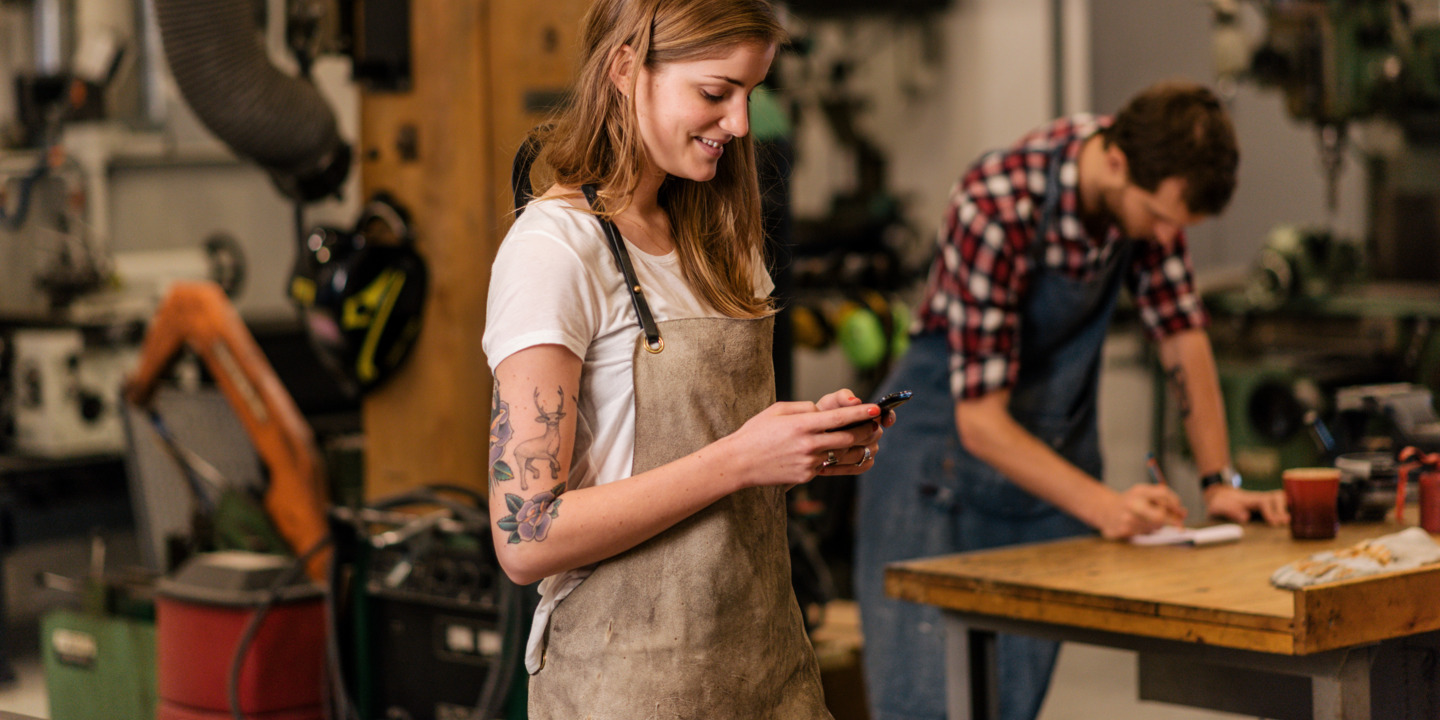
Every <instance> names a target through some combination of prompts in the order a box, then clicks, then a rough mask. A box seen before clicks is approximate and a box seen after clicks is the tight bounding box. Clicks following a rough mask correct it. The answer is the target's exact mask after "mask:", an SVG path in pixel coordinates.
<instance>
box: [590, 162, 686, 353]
mask: <svg viewBox="0 0 1440 720" xmlns="http://www.w3.org/2000/svg"><path fill="white" fill-rule="evenodd" d="M580 190H581V192H583V193H585V199H586V200H587V201H589V203H590V209H592V210H595V211H597V212H598V211H599V210H600V206H599V204H598V200H599V199H598V196H597V195H596V193H595V186H594V185H582V186H581V187H580ZM595 219H596V220H599V221H600V227H601V228H603V229H604V230H605V239H606V240H607V241H608V243H609V245H610V254H611V255H614V256H615V265H616V266H618V267H619V268H620V274H621V275H623V276H625V287H626V288H627V289H628V290H629V291H630V301H631V302H632V303H633V304H634V305H635V314H636V315H638V316H639V317H640V329H641V330H642V331H643V332H644V333H645V349H646V350H649V351H650V352H652V353H658V352H660V351H661V350H664V349H665V340H664V339H663V338H661V337H660V329H659V328H658V327H656V326H655V317H654V316H653V315H651V314H650V303H648V302H646V301H645V293H644V291H642V290H641V289H640V281H639V280H637V279H636V277H635V268H634V266H632V265H631V264H630V251H629V250H626V249H625V240H624V238H622V237H621V236H620V229H619V228H617V227H615V223H613V222H610V221H609V220H607V219H605V218H603V217H601V216H599V215H596V216H595Z"/></svg>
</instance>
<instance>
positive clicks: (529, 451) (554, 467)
mask: <svg viewBox="0 0 1440 720" xmlns="http://www.w3.org/2000/svg"><path fill="white" fill-rule="evenodd" d="M556 392H558V393H559V394H560V404H559V405H558V406H557V407H556V408H555V411H554V412H546V410H545V406H544V405H541V404H540V388H535V409H536V410H538V411H539V412H540V417H537V418H535V422H538V423H544V425H545V434H544V435H541V436H540V437H537V438H531V439H529V440H526V441H525V442H523V443H520V444H519V445H516V446H515V464H516V466H517V469H518V470H519V473H518V474H519V475H520V489H521V490H522V491H523V490H529V489H530V484H529V483H527V482H525V480H526V478H527V476H529V475H530V474H531V473H534V474H535V479H536V480H539V479H540V469H539V468H537V467H535V466H534V465H533V464H532V463H534V462H536V461H537V460H538V461H540V462H542V463H549V464H550V479H551V480H556V479H559V477H560V460H559V457H560V418H563V417H565V391H564V390H563V389H560V388H556Z"/></svg>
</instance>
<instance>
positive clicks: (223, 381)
mask: <svg viewBox="0 0 1440 720" xmlns="http://www.w3.org/2000/svg"><path fill="white" fill-rule="evenodd" d="M186 348H188V349H189V350H190V351H191V352H193V353H194V354H195V355H197V356H198V357H199V358H200V359H201V360H202V361H203V362H204V364H205V367H206V368H207V369H209V371H210V373H211V375H212V376H213V378H214V380H215V383H216V385H217V386H218V387H219V388H220V390H221V392H222V393H223V394H224V395H225V398H226V400H228V401H229V404H230V407H231V408H232V409H233V410H234V411H235V413H236V415H237V416H238V417H239V418H240V421H241V423H242V424H243V425H244V427H245V431H246V433H247V435H248V436H249V438H250V440H251V441H252V442H253V443H254V445H255V450H256V451H257V452H258V453H259V455H260V457H261V458H262V459H263V460H264V462H265V466H266V468H267V469H268V471H269V481H268V483H267V484H266V487H265V490H264V494H263V498H264V500H263V502H264V509H265V514H266V515H267V516H268V518H269V519H270V520H272V521H273V522H274V524H275V527H276V528H277V529H278V530H279V532H280V534H281V535H283V536H284V538H285V540H286V542H287V543H288V544H289V546H290V549H291V551H293V552H294V554H296V555H303V554H305V553H306V552H307V551H309V550H310V549H312V548H313V547H315V546H316V545H318V544H319V543H320V542H321V540H322V539H324V537H325V534H326V529H325V507H326V504H327V503H326V500H325V496H326V493H325V489H324V488H325V477H324V469H323V466H322V463H321V461H320V455H319V453H318V451H317V450H316V448H315V446H314V440H313V436H312V433H311V430H310V427H309V425H308V424H306V422H305V419H304V418H303V417H302V416H301V414H300V410H299V409H298V408H297V407H296V406H295V402H294V400H292V399H291V397H290V395H289V393H288V392H287V391H286V390H285V387H284V386H283V385H282V384H281V383H280V379H279V378H278V377H277V376H276V375H275V372H274V370H273V369H271V367H270V364H269V361H267V360H266V359H265V356H264V354H262V353H261V351H260V348H259V346H258V345H257V344H256V343H255V339H254V337H253V336H251V335H250V333H249V331H248V330H247V329H246V328H245V325H244V323H243V322H241V320H240V315H239V313H237V312H236V311H235V308H234V306H233V305H231V304H230V302H229V301H228V300H227V299H226V297H225V294H224V292H223V291H222V290H221V289H220V288H219V286H217V285H215V284H213V283H205V282H185V283H176V284H175V285H173V286H172V287H171V289H170V292H169V294H168V295H167V297H166V299H165V302H164V303H163V304H162V305H161V306H160V309H159V311H158V312H157V313H156V315H155V318H154V319H153V320H152V321H151V323H150V327H149V330H148V331H147V333H146V336H145V342H144V345H143V346H142V348H141V352H140V360H139V366H138V367H137V368H136V370H135V372H134V374H133V375H132V376H131V377H130V380H129V382H128V383H127V385H126V388H125V397H126V399H127V400H129V401H130V402H131V403H133V404H135V405H137V406H139V407H142V408H144V407H147V406H148V405H149V403H150V401H151V399H152V398H153V397H154V394H155V391H156V389H157V388H158V386H159V383H160V381H161V379H162V378H163V377H164V376H165V374H166V372H167V371H168V369H169V368H170V367H171V366H173V365H174V363H175V362H176V360H177V359H178V357H179V355H180V353H181V350H182V349H186ZM163 435H164V433H163V432H162V439H163ZM172 450H173V452H174V453H175V455H176V458H177V460H179V461H180V462H182V463H184V464H186V465H187V469H188V470H189V471H191V472H193V473H194V474H195V475H196V476H203V475H205V474H206V472H205V471H204V469H203V468H204V465H203V464H202V463H203V461H200V462H197V461H196V460H195V459H194V458H193V457H191V456H190V455H189V454H187V453H186V452H185V450H184V448H183V447H180V446H178V445H173V446H172ZM209 480H211V482H212V484H215V483H214V480H213V478H210V479H209ZM216 492H217V495H219V496H223V495H224V491H223V490H222V489H217V490H216ZM231 497H234V495H233V493H232V494H231ZM217 502H218V498H217ZM326 559H327V556H326V555H324V554H323V553H321V554H314V555H313V556H312V557H311V559H310V562H309V565H308V568H307V570H308V572H309V574H310V577H311V578H312V579H314V580H316V581H317V582H320V581H323V579H324V578H325V563H326Z"/></svg>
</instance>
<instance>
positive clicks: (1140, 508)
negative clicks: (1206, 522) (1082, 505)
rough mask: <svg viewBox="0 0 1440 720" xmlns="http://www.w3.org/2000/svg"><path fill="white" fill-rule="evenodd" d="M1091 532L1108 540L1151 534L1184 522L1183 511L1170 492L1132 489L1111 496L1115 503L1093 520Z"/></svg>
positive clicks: (1147, 487) (1152, 487) (1148, 487)
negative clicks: (1093, 529)
mask: <svg viewBox="0 0 1440 720" xmlns="http://www.w3.org/2000/svg"><path fill="white" fill-rule="evenodd" d="M1097 519H1098V520H1099V522H1098V523H1097V524H1096V526H1095V529H1096V530H1099V531H1100V534H1101V535H1102V536H1104V537H1105V538H1107V539H1109V540H1123V539H1125V538H1128V537H1131V536H1134V535H1144V534H1146V533H1152V532H1155V531H1156V530H1159V529H1160V528H1162V527H1164V526H1166V525H1179V524H1180V523H1181V522H1182V521H1184V520H1185V507H1184V506H1183V505H1181V504H1180V498H1179V497H1177V496H1176V495H1175V493H1174V491H1172V490H1171V489H1170V488H1167V487H1164V486H1163V485H1134V486H1132V487H1130V488H1129V489H1128V490H1126V491H1125V492H1122V493H1119V494H1118V495H1116V496H1115V502H1114V503H1113V504H1112V505H1111V506H1110V507H1108V508H1106V509H1105V511H1104V512H1103V513H1101V514H1100V515H1099V517H1098V518H1097Z"/></svg>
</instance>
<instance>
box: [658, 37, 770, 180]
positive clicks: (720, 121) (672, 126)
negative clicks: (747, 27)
mask: <svg viewBox="0 0 1440 720" xmlns="http://www.w3.org/2000/svg"><path fill="white" fill-rule="evenodd" d="M774 57H775V46H774V45H763V44H760V43H742V44H740V45H736V46H735V47H733V48H731V49H729V50H727V51H725V52H723V53H721V54H720V55H717V56H716V57H713V58H709V59H704V60H691V61H687V62H677V63H670V64H667V65H662V66H660V67H657V68H655V69H654V70H653V71H652V70H649V69H647V68H644V67H641V68H640V69H639V72H640V74H639V77H638V78H637V81H636V83H635V113H636V118H637V120H638V122H639V129H640V139H641V141H642V142H643V143H645V150H646V152H647V153H649V155H650V161H651V162H652V163H653V164H654V166H655V167H654V168H653V169H655V170H658V171H663V172H665V173H668V174H670V175H675V176H677V177H682V178H686V179H689V180H696V181H699V182H704V181H707V180H710V179H711V178H714V177H715V169H716V167H717V166H718V165H719V162H720V158H721V157H722V156H724V154H725V152H726V145H727V143H729V142H730V141H731V140H733V139H735V138H737V137H743V136H744V135H745V134H746V133H748V132H750V107H749V103H750V91H752V90H754V89H755V86H756V85H759V84H760V81H761V80H764V79H765V73H766V72H767V71H768V70H769V69H770V61H771V60H772V59H774Z"/></svg>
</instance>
